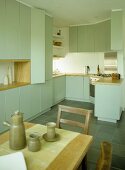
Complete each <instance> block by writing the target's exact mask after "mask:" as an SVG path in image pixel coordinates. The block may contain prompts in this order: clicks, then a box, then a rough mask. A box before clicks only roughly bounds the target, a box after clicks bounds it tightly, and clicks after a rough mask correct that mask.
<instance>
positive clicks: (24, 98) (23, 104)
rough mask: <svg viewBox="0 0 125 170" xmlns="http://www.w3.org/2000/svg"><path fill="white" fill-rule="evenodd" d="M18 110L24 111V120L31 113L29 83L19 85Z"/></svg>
mask: <svg viewBox="0 0 125 170" xmlns="http://www.w3.org/2000/svg"><path fill="white" fill-rule="evenodd" d="M20 112H22V113H24V115H23V116H24V120H26V119H29V118H30V117H31V116H32V115H31V85H29V86H24V87H20Z"/></svg>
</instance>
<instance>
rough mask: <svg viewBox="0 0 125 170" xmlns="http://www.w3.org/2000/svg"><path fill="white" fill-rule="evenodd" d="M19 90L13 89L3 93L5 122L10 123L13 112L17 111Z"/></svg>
mask: <svg viewBox="0 0 125 170" xmlns="http://www.w3.org/2000/svg"><path fill="white" fill-rule="evenodd" d="M19 96H20V92H19V88H14V89H10V90H6V91H5V114H6V120H9V121H10V117H11V115H12V114H13V113H14V112H15V111H17V110H18V111H19V109H20V108H19Z"/></svg>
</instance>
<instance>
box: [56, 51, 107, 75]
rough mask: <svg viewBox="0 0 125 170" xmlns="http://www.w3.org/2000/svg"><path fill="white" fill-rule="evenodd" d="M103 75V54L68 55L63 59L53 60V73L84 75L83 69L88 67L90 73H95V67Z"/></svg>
mask: <svg viewBox="0 0 125 170" xmlns="http://www.w3.org/2000/svg"><path fill="white" fill-rule="evenodd" d="M98 65H99V67H100V72H101V73H104V71H103V70H104V53H68V54H67V55H66V56H65V57H64V58H60V59H54V61H53V71H55V70H59V71H60V72H66V73H84V67H85V66H89V67H90V73H94V74H96V73H97V66H98Z"/></svg>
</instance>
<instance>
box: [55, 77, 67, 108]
mask: <svg viewBox="0 0 125 170" xmlns="http://www.w3.org/2000/svg"><path fill="white" fill-rule="evenodd" d="M65 94H66V77H65V76H60V77H54V78H53V105H55V104H57V103H58V102H60V101H62V100H64V98H65Z"/></svg>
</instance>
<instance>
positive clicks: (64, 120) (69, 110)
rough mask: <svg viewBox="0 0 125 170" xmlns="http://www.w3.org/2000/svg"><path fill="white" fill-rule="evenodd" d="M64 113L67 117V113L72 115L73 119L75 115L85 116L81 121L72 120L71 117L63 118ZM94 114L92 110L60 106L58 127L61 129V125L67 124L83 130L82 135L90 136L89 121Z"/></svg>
mask: <svg viewBox="0 0 125 170" xmlns="http://www.w3.org/2000/svg"><path fill="white" fill-rule="evenodd" d="M62 113H63V114H64V115H65V113H70V114H71V115H72V117H73V115H77V116H78V115H81V116H83V119H82V121H81V118H80V120H78V119H75V120H72V119H71V117H70V116H67V117H66V116H64V118H63V116H62ZM91 113H92V110H87V109H82V108H76V107H70V106H64V105H59V106H58V115H57V127H58V128H61V124H67V125H70V126H76V127H80V128H82V133H84V134H88V127H89V120H90V114H91Z"/></svg>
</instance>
